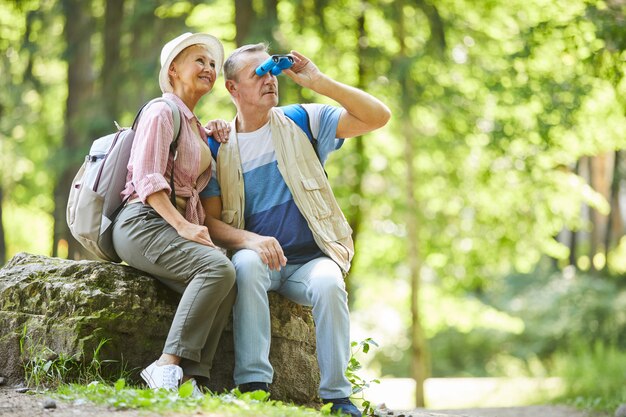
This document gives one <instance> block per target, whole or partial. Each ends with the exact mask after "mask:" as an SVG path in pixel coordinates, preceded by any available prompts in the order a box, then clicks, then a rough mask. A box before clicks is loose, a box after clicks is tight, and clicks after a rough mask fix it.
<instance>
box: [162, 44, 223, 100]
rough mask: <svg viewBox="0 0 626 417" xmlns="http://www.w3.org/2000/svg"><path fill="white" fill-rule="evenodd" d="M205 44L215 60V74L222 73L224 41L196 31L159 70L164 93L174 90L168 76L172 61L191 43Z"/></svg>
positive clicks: (170, 55)
mask: <svg viewBox="0 0 626 417" xmlns="http://www.w3.org/2000/svg"><path fill="white" fill-rule="evenodd" d="M198 44H200V45H204V46H206V48H207V50H208V51H209V54H211V57H212V58H213V59H214V60H215V74H216V76H219V75H220V72H221V71H222V65H223V64H224V47H223V46H222V43H221V42H220V41H219V39H217V38H216V37H215V36H212V35H208V34H206V33H195V34H193V35H191V36H189V37H187V38H185V39H183V40H182V41H181V42H180V43H179V44H178V45H176V47H175V48H174V49H172V51H171V52H170V54H169V55H168V57H167V60H165V62H164V63H163V65H161V71H159V86H160V87H161V91H162V92H164V93H172V92H174V88H173V87H172V85H171V84H170V79H169V76H168V70H169V67H170V65H171V64H172V61H173V60H174V59H175V58H176V57H177V56H178V54H180V53H181V52H182V51H183V49H185V48H187V47H189V46H191V45H198Z"/></svg>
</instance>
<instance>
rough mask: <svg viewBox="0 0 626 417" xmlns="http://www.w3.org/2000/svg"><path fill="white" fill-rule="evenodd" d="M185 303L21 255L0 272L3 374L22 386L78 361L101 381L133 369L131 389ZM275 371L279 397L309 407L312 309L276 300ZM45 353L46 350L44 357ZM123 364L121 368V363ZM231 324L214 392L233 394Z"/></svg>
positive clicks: (121, 271)
mask: <svg viewBox="0 0 626 417" xmlns="http://www.w3.org/2000/svg"><path fill="white" fill-rule="evenodd" d="M178 299H179V295H178V294H176V293H174V292H173V291H171V290H169V289H168V288H166V287H165V286H164V285H162V284H160V283H159V282H158V281H157V280H155V279H153V278H151V277H150V276H149V275H147V274H144V273H142V272H140V271H138V270H136V269H134V268H131V267H128V266H125V265H118V264H113V263H110V262H100V261H71V260H65V259H59V258H49V257H45V256H39V255H30V254H27V253H20V254H17V255H16V256H15V257H13V258H12V259H11V260H10V261H9V262H8V263H7V264H6V265H5V266H4V267H3V268H2V269H0V328H2V330H3V331H2V333H1V334H0V373H1V374H2V375H4V376H6V377H7V379H8V380H9V381H13V382H14V383H16V382H21V381H24V379H25V375H24V368H23V364H24V363H27V362H28V361H29V360H32V359H35V358H39V359H46V360H55V359H56V358H61V357H64V358H68V357H72V358H74V359H75V360H76V361H78V362H79V363H82V364H84V365H85V364H87V365H88V364H90V363H91V361H92V358H93V356H94V351H95V350H96V349H97V348H98V345H99V344H100V343H101V342H102V341H106V343H105V344H104V345H103V346H102V348H101V349H100V350H99V352H98V359H99V361H100V362H101V363H103V361H105V360H112V361H117V362H114V363H106V364H104V365H103V369H102V373H103V374H105V376H106V375H112V376H115V375H119V374H120V370H121V369H122V367H123V368H125V369H126V370H132V372H131V380H133V379H134V380H135V381H139V377H138V374H139V371H140V370H141V369H142V368H144V367H145V366H147V365H148V364H149V363H151V362H152V361H154V360H155V359H156V358H157V357H158V355H159V354H160V353H161V351H162V348H163V343H164V342H165V338H166V336H167V332H168V330H169V327H170V324H171V321H172V317H173V315H174V312H175V310H176V306H177V303H178ZM270 311H271V316H272V349H271V352H270V361H271V362H272V364H273V365H274V370H275V372H274V382H273V384H272V386H271V390H272V398H273V399H277V400H283V401H293V402H295V403H298V404H311V403H313V402H314V401H315V399H316V397H317V388H318V384H319V368H318V366H317V358H316V355H315V328H314V323H313V319H312V316H311V312H310V309H309V308H305V307H302V306H298V305H296V304H294V303H292V302H290V301H288V300H286V299H284V298H283V297H281V296H279V295H277V294H270ZM44 348H47V349H44ZM122 360H123V362H124V365H123V366H122V362H121V361H122ZM233 365H234V349H233V340H232V324H229V325H228V326H227V329H226V330H225V332H224V334H223V335H222V338H221V341H220V344H219V347H218V350H217V352H216V355H215V359H214V362H213V370H212V372H211V381H210V383H209V388H211V389H212V390H214V391H216V392H223V391H224V390H225V389H231V388H233V382H232V375H233Z"/></svg>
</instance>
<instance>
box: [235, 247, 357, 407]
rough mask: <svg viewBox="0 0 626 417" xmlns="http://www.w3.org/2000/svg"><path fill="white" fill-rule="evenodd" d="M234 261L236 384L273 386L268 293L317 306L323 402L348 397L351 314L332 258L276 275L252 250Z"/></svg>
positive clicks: (242, 252) (319, 259) (297, 266)
mask: <svg viewBox="0 0 626 417" xmlns="http://www.w3.org/2000/svg"><path fill="white" fill-rule="evenodd" d="M232 261H233V264H234V265H235V271H236V273H237V287H238V288H237V300H236V301H235V307H234V310H233V327H234V340H235V375H234V379H235V384H236V385H240V384H245V383H247V382H267V383H271V382H272V378H273V376H274V370H273V369H272V365H271V364H270V361H269V352H270V342H271V323H270V312H269V302H268V297H267V292H268V291H276V292H277V293H279V294H282V295H283V296H285V297H286V298H288V299H290V300H292V301H294V302H296V303H298V304H301V305H305V306H310V307H313V320H314V321H315V332H316V342H317V361H318V363H319V367H320V374H321V381H320V390H319V394H320V397H321V398H324V399H334V398H343V397H348V396H350V394H351V393H352V390H351V385H350V381H348V379H347V378H346V377H345V371H346V368H347V366H348V360H349V359H350V315H349V312H348V295H347V293H346V289H345V283H344V280H343V275H342V273H341V270H340V269H339V266H338V265H337V264H336V263H335V262H333V261H332V260H331V259H330V258H326V257H322V258H317V259H314V260H312V261H310V262H308V263H306V264H303V265H287V266H285V267H283V268H282V269H281V270H280V271H272V270H270V269H269V268H268V267H267V265H265V264H264V263H263V262H262V261H261V259H260V258H259V256H258V254H257V253H256V252H254V251H252V250H248V249H243V250H240V251H238V252H237V253H235V255H234V256H233V258H232Z"/></svg>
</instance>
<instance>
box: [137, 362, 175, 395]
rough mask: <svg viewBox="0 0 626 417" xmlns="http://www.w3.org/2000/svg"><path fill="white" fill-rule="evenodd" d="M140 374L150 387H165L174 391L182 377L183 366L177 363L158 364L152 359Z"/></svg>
mask: <svg viewBox="0 0 626 417" xmlns="http://www.w3.org/2000/svg"><path fill="white" fill-rule="evenodd" d="M140 375H141V377H142V378H143V380H144V381H146V383H147V384H148V386H149V387H150V388H152V389H157V388H165V389H167V390H170V391H176V390H178V385H179V384H180V380H181V379H182V377H183V368H181V367H180V366H178V365H162V366H158V365H157V361H154V362H153V363H152V364H151V365H150V366H148V367H147V368H146V369H144V370H143V371H141V374H140Z"/></svg>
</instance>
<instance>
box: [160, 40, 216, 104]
mask: <svg viewBox="0 0 626 417" xmlns="http://www.w3.org/2000/svg"><path fill="white" fill-rule="evenodd" d="M169 75H170V80H171V82H172V87H174V92H175V93H177V94H178V95H181V94H193V95H204V94H206V93H208V92H209V91H211V89H212V88H213V84H215V79H216V78H217V74H216V72H215V59H213V57H212V56H211V55H210V54H209V51H207V49H206V47H204V46H203V45H191V46H189V47H187V48H185V49H183V51H182V52H181V53H180V54H178V56H177V57H176V58H175V59H174V61H173V62H172V65H171V67H170V71H169Z"/></svg>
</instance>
